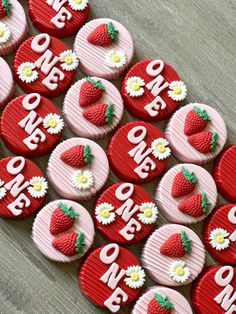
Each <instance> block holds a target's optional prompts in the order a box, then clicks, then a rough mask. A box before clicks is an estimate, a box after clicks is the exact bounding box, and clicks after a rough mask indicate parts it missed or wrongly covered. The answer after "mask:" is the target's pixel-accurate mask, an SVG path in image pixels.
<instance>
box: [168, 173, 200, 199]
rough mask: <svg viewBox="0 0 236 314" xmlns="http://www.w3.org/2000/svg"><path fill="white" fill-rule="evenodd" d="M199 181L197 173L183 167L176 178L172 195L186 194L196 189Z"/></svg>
mask: <svg viewBox="0 0 236 314" xmlns="http://www.w3.org/2000/svg"><path fill="white" fill-rule="evenodd" d="M197 182H198V179H197V177H196V176H195V174H194V173H193V172H192V171H188V170H187V169H186V168H184V167H182V168H181V171H180V172H179V173H177V175H176V176H175V178H174V181H173V184H172V189H171V195H172V196H173V197H181V196H185V195H187V194H189V193H191V192H193V191H194V189H195V186H196V184H197Z"/></svg>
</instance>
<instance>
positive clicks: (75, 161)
mask: <svg viewBox="0 0 236 314" xmlns="http://www.w3.org/2000/svg"><path fill="white" fill-rule="evenodd" d="M60 158H61V160H63V161H64V162H65V163H67V164H68V165H70V166H71V167H75V168H83V167H86V166H90V165H91V163H92V158H93V155H92V153H91V150H90V146H89V145H88V144H86V145H76V146H73V147H71V148H69V149H68V150H66V151H64V152H63V153H62V154H61V156H60Z"/></svg>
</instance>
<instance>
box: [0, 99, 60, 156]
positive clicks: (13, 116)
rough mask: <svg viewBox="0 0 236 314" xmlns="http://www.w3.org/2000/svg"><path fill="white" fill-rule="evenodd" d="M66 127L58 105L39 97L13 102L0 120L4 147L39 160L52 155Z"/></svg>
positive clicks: (14, 100)
mask: <svg viewBox="0 0 236 314" xmlns="http://www.w3.org/2000/svg"><path fill="white" fill-rule="evenodd" d="M63 126H64V122H63V120H62V119H61V117H60V113H59V111H58V110H57V108H56V107H55V105H54V104H53V103H52V102H51V101H50V100H48V99H47V98H45V97H42V96H40V95H39V94H37V93H32V94H28V95H21V96H19V97H17V98H15V99H13V100H12V101H11V102H10V103H9V104H8V105H7V107H6V108H5V109H4V111H3V113H2V116H1V120H0V128H1V136H2V140H3V142H4V143H5V145H6V146H7V147H8V148H9V149H10V150H11V151H12V152H14V153H15V154H17V155H21V156H25V157H38V156H42V155H44V154H46V153H47V152H49V151H50V150H51V149H52V148H53V147H54V146H55V145H56V144H57V143H58V142H59V140H60V137H61V134H62V129H63Z"/></svg>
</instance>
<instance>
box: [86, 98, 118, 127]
mask: <svg viewBox="0 0 236 314" xmlns="http://www.w3.org/2000/svg"><path fill="white" fill-rule="evenodd" d="M114 116H115V115H114V105H113V104H112V103H111V102H109V103H108V104H96V105H94V106H92V107H90V108H88V109H85V110H84V111H83V117H84V118H85V119H87V120H88V121H89V122H91V123H93V124H94V125H96V126H104V125H111V124H112V122H113V119H114Z"/></svg>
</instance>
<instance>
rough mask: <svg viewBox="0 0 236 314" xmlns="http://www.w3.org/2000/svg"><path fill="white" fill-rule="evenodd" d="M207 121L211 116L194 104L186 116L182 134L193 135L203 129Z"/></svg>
mask: <svg viewBox="0 0 236 314" xmlns="http://www.w3.org/2000/svg"><path fill="white" fill-rule="evenodd" d="M209 121H211V118H210V117H209V115H208V114H207V112H206V110H204V109H200V108H199V107H198V106H194V107H193V109H192V110H191V111H189V113H188V114H187V116H186V119H185V125H184V134H186V135H193V134H196V133H199V132H201V131H203V130H204V129H205V128H206V126H207V123H208V122H209Z"/></svg>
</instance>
